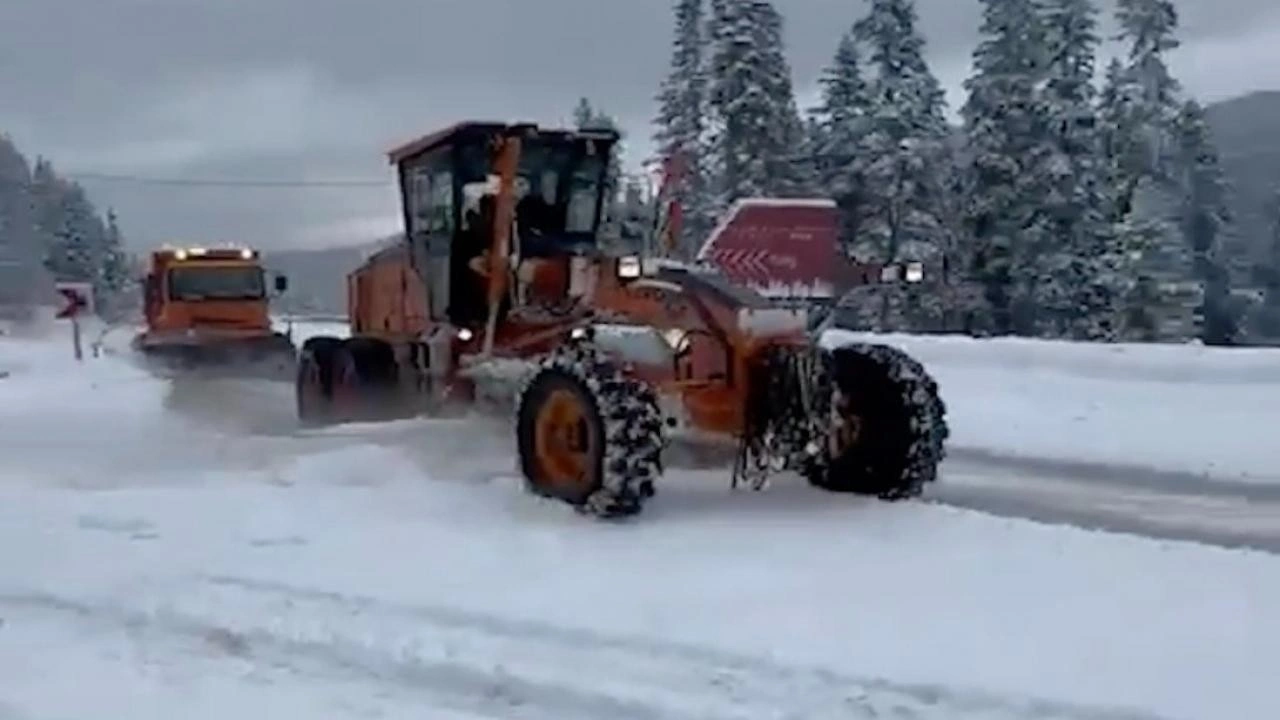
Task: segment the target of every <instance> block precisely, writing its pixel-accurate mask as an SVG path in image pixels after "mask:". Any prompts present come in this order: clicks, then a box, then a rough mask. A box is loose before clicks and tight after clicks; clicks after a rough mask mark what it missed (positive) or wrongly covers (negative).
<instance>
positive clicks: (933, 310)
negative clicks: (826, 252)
mask: <svg viewBox="0 0 1280 720" xmlns="http://www.w3.org/2000/svg"><path fill="white" fill-rule="evenodd" d="M853 34H854V37H855V38H856V39H857V40H858V42H860V43H862V44H863V45H864V46H866V47H867V48H868V54H867V61H868V68H869V69H870V70H871V72H870V73H869V76H868V77H867V85H868V89H867V93H868V95H869V97H870V104H869V107H868V108H867V113H866V118H865V123H863V125H864V128H865V132H862V133H860V137H859V139H858V146H857V149H858V155H859V161H858V162H859V165H860V167H858V170H859V174H860V175H861V178H862V181H863V182H862V185H861V191H862V192H861V197H860V202H859V206H860V208H861V213H860V214H859V217H858V226H859V231H860V232H859V233H858V235H857V236H856V240H855V241H854V243H853V247H852V251H853V255H854V257H855V258H856V259H858V260H860V261H863V262H873V263H898V262H907V261H915V262H921V263H924V264H925V265H926V267H929V268H931V269H935V271H936V269H937V268H940V267H941V266H942V265H943V264H944V261H945V249H946V245H947V242H946V240H947V235H948V229H947V224H948V223H947V218H946V217H945V215H946V208H947V207H948V205H949V203H948V202H947V198H946V197H945V194H946V192H947V191H948V188H947V185H946V182H945V181H946V179H947V178H948V176H949V172H947V171H946V169H947V168H948V167H949V166H950V165H951V163H952V159H951V158H950V156H949V154H948V152H947V145H946V142H947V136H948V134H949V131H948V128H947V123H946V119H945V115H944V111H945V98H944V94H943V91H942V86H941V84H940V83H939V82H938V79H937V78H936V77H935V76H934V75H933V73H932V71H931V70H930V69H929V66H928V64H927V63H926V62H925V59H924V47H925V42H924V38H923V37H922V36H921V35H920V33H919V31H918V30H917V29H916V12H915V4H914V3H913V2H912V1H911V0H871V8H870V11H869V12H868V14H867V15H866V16H865V17H863V18H862V19H861V20H859V21H858V22H857V23H855V24H854V28H853ZM877 304H878V305H879V309H878V312H877V316H878V317H877V318H876V320H877V322H876V323H875V325H876V327H879V328H881V329H900V330H906V329H913V330H929V329H934V328H936V327H938V326H939V324H940V320H941V316H942V297H941V295H940V293H938V292H937V291H936V290H933V291H930V290H929V289H928V288H922V287H921V286H919V285H915V284H905V285H904V284H897V285H891V286H886V287H885V288H884V289H882V290H881V291H880V292H879V302H878V303H877Z"/></svg>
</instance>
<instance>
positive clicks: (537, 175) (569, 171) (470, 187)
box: [459, 140, 604, 233]
mask: <svg viewBox="0 0 1280 720" xmlns="http://www.w3.org/2000/svg"><path fill="white" fill-rule="evenodd" d="M484 153H485V150H484V148H483V147H482V146H480V145H471V146H465V147H463V148H462V150H461V155H462V160H461V172H460V174H459V180H460V181H461V184H462V195H463V221H462V222H463V229H466V228H468V227H469V226H470V225H471V223H472V222H473V218H474V217H478V210H479V205H480V198H481V197H483V196H484V195H486V194H494V193H496V192H497V189H498V188H497V177H496V176H495V175H493V174H492V168H491V167H490V165H489V163H488V162H487V161H486V160H485V159H484ZM603 171H604V156H603V155H602V154H601V153H599V152H596V153H593V154H589V153H588V152H587V150H586V145H585V144H579V143H559V142H540V141H538V140H531V141H527V142H526V143H525V144H524V146H523V148H522V150H521V154H520V164H519V167H518V169H517V174H516V180H515V189H516V199H517V201H520V204H519V207H518V208H517V219H521V218H520V216H521V215H528V216H529V217H528V218H527V220H528V221H530V222H535V223H536V224H538V225H549V226H550V227H552V228H554V227H555V226H560V229H562V230H565V231H567V232H573V233H587V232H591V231H592V230H594V228H595V221H596V199H597V196H598V194H599V188H600V178H601V175H602V173H603ZM534 214H536V215H537V216H538V217H536V218H535V217H533V215H534Z"/></svg>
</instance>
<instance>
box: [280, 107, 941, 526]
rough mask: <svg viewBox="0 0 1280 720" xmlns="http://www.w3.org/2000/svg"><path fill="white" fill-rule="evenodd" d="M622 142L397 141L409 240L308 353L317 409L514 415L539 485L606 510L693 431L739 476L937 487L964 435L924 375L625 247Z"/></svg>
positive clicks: (527, 467) (585, 134)
mask: <svg viewBox="0 0 1280 720" xmlns="http://www.w3.org/2000/svg"><path fill="white" fill-rule="evenodd" d="M617 140H618V136H617V135H616V134H615V133H613V132H610V131H569V130H553V129H545V128H539V127H538V126H536V125H533V124H500V123H480V122H468V123H462V124H459V125H455V126H453V127H450V128H447V129H445V130H442V131H440V132H437V133H434V134H432V135H428V136H426V137H423V138H421V139H419V140H417V141H415V142H412V143H409V144H407V145H405V146H403V147H399V148H397V149H395V150H393V151H391V152H390V154H389V155H390V161H391V163H392V164H393V165H395V166H396V168H397V171H398V175H399V180H400V190H401V200H402V209H403V221H404V224H405V238H404V241H403V242H402V243H400V244H398V245H394V246H391V247H388V248H387V249H385V250H383V251H382V252H379V253H377V254H375V255H374V256H372V257H370V258H369V259H368V260H367V261H366V262H365V263H364V264H363V265H362V266H361V267H359V268H357V269H355V270H354V271H353V272H352V273H351V274H350V275H349V276H348V297H349V322H350V337H347V338H338V337H312V338H310V339H308V340H307V341H306V343H305V344H304V345H303V347H302V348H301V351H300V355H299V363H298V376H297V409H298V414H299V417H300V420H301V421H302V422H303V423H304V424H308V425H314V424H318V423H334V422H347V421H362V420H363V421H368V420H374V419H392V418H396V417H408V416H413V415H419V414H436V413H448V412H450V410H451V409H454V408H458V407H462V408H472V409H474V408H477V407H482V408H490V409H493V408H495V407H496V408H501V409H506V410H507V411H511V410H514V414H515V421H514V425H515V428H514V432H515V440H516V450H517V454H518V460H519V466H520V468H521V470H522V472H523V475H524V477H525V479H526V481H527V485H528V487H529V488H530V489H531V490H532V491H533V492H535V493H537V494H540V495H544V496H548V497H553V498H558V499H560V500H563V501H564V502H566V503H569V504H571V505H573V506H575V507H577V508H578V509H580V510H581V511H583V512H586V513H589V514H593V515H596V516H600V517H620V516H628V515H634V514H636V513H638V512H639V511H640V510H641V508H642V507H643V505H644V503H645V501H646V500H647V499H648V498H650V497H652V496H653V495H654V492H655V488H656V483H657V481H658V478H659V475H660V473H661V471H662V468H663V462H662V459H663V452H664V449H666V448H667V446H668V445H669V443H670V442H671V441H672V439H673V438H676V437H681V438H692V439H693V440H694V441H695V442H703V441H707V442H717V441H719V442H727V443H729V444H731V446H732V447H733V448H735V449H736V458H737V459H736V462H735V465H734V469H733V481H734V485H735V486H736V485H737V484H738V483H739V482H747V483H749V484H751V485H752V486H754V487H756V488H757V489H758V488H761V487H763V486H764V484H765V480H766V478H767V477H768V476H769V475H770V474H772V473H774V472H778V471H782V470H788V469H789V470H794V471H797V472H799V473H800V474H801V475H803V476H804V477H805V478H807V479H808V481H809V482H810V483H811V484H813V485H815V486H817V487H819V488H823V489H826V490H830V491H836V492H846V493H859V494H866V495H872V496H878V497H880V498H883V499H887V500H892V499H901V498H908V497H912V496H915V495H918V494H919V493H920V491H921V489H922V487H923V486H924V484H925V483H927V482H929V481H932V480H934V479H935V478H936V475H937V467H938V464H939V462H940V461H941V459H942V457H943V452H944V441H945V439H946V437H947V432H948V431H947V426H946V422H945V418H944V406H943V403H942V401H941V399H940V398H939V395H938V388H937V385H936V384H935V382H934V381H933V380H932V379H931V378H930V377H929V375H928V374H927V373H926V372H925V370H924V368H922V367H921V365H920V364H919V363H918V362H916V361H915V360H913V359H912V358H910V357H908V356H907V355H905V354H904V353H902V352H901V351H900V350H897V349H895V348H892V347H888V346H884V345H877V344H865V343H853V344H847V345H844V346H840V347H835V348H824V347H820V346H818V345H817V344H816V343H815V342H814V341H813V340H812V339H811V338H810V337H809V335H808V334H807V332H806V318H805V314H804V312H803V311H802V310H793V309H785V308H778V307H774V306H773V305H772V304H771V303H770V302H769V301H768V300H766V299H765V298H764V297H763V296H761V295H759V294H757V293H755V292H753V291H751V290H748V289H746V288H743V287H740V286H737V285H734V284H732V283H730V282H729V281H728V280H727V279H726V278H725V277H724V276H723V275H722V274H719V273H718V272H716V271H714V270H711V269H708V268H705V267H699V266H693V265H687V264H683V263H679V262H675V261H671V260H667V259H663V258H660V257H646V256H638V255H625V254H624V255H621V256H618V255H617V254H614V255H610V254H609V253H606V252H605V251H604V250H603V249H602V247H601V243H600V242H599V239H600V238H599V230H600V224H601V215H602V206H603V204H604V202H605V194H604V192H605V191H604V188H605V185H606V183H605V179H606V171H607V165H608V158H609V153H610V149H611V148H612V146H613V145H614V144H615V143H616V142H617ZM655 254H656V253H655ZM495 403H496V405H495Z"/></svg>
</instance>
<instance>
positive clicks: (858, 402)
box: [803, 343, 950, 500]
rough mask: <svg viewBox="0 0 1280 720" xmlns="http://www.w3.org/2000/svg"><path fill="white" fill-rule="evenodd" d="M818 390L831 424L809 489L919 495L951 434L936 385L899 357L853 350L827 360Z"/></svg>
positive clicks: (874, 348)
mask: <svg viewBox="0 0 1280 720" xmlns="http://www.w3.org/2000/svg"><path fill="white" fill-rule="evenodd" d="M824 355H825V361H824V368H823V370H824V375H825V377H824V378H822V382H820V385H821V386H823V390H824V391H825V393H826V395H827V401H826V402H825V403H823V404H822V405H823V407H824V408H825V409H826V410H827V411H828V422H829V423H830V425H829V427H828V429H827V433H826V436H827V437H826V438H825V440H826V442H825V443H824V444H825V446H826V447H825V448H824V451H823V452H822V453H820V455H819V460H818V461H816V462H813V463H811V464H810V465H809V466H808V467H806V468H805V469H804V471H803V474H804V475H805V476H806V478H807V479H808V481H809V482H810V483H811V484H813V485H814V486H815V487H819V488H822V489H824V490H828V491H831V492H841V493H854V494H858V495H871V496H876V497H879V498H881V499H883V500H904V499H908V498H913V497H917V496H919V495H920V494H921V493H922V492H923V490H924V487H925V485H926V484H927V483H930V482H934V481H935V480H937V477H938V466H939V464H940V463H941V462H942V460H943V458H944V457H945V455H946V440H947V438H948V437H949V435H950V429H949V428H948V426H947V421H946V405H945V403H944V402H943V400H942V398H941V396H940V395H939V393H938V384H937V382H935V381H934V379H933V378H932V377H930V376H929V374H928V372H926V371H925V369H924V366H922V365H921V364H920V363H919V362H918V361H916V360H915V359H914V358H912V357H911V356H910V355H907V354H906V353H905V352H903V351H901V350H899V349H897V348H893V347H889V346H887V345H877V344H870V343H852V344H848V345H843V346H840V347H837V348H834V349H832V350H830V351H828V352H826V353H824Z"/></svg>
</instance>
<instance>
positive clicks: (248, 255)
mask: <svg viewBox="0 0 1280 720" xmlns="http://www.w3.org/2000/svg"><path fill="white" fill-rule="evenodd" d="M240 257H242V258H244V259H245V260H252V259H253V251H252V250H250V249H249V248H245V249H243V250H241V251H240Z"/></svg>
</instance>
